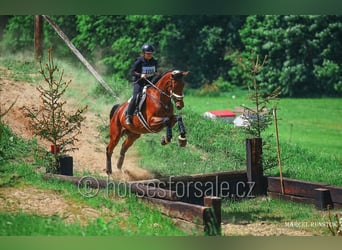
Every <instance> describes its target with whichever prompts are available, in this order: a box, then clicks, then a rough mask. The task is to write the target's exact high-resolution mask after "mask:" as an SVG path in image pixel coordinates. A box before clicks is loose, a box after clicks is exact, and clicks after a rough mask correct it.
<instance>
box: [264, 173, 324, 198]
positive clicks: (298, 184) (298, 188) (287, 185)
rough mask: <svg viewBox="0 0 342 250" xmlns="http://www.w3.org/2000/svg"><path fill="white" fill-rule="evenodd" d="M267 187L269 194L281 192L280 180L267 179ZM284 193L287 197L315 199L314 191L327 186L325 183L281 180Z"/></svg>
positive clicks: (274, 178)
mask: <svg viewBox="0 0 342 250" xmlns="http://www.w3.org/2000/svg"><path fill="white" fill-rule="evenodd" d="M267 182H268V187H267V190H268V191H271V192H277V193H280V192H281V188H280V178H279V177H267ZM283 183H284V193H285V194H288V195H295V196H303V197H308V198H312V199H315V195H316V194H315V191H314V190H315V189H316V188H324V187H325V186H327V184H325V183H318V182H309V181H301V180H295V179H289V178H283Z"/></svg>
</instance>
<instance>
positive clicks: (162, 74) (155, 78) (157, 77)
mask: <svg viewBox="0 0 342 250" xmlns="http://www.w3.org/2000/svg"><path fill="white" fill-rule="evenodd" d="M171 71H173V69H169V70H166V71H164V72H162V73H160V74H159V75H157V76H155V77H154V78H153V79H152V83H153V84H156V83H157V82H158V81H159V80H160V79H161V78H162V77H163V76H164V75H166V74H167V73H169V72H171Z"/></svg>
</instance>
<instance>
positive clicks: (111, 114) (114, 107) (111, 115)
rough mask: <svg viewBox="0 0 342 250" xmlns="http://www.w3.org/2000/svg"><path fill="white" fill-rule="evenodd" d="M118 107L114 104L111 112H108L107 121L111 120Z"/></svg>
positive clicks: (118, 105)
mask: <svg viewBox="0 0 342 250" xmlns="http://www.w3.org/2000/svg"><path fill="white" fill-rule="evenodd" d="M118 107H120V104H115V105H114V106H113V108H112V110H111V111H110V114H109V121H110V120H111V119H112V117H113V115H114V113H115V111H116V110H117V109H118Z"/></svg>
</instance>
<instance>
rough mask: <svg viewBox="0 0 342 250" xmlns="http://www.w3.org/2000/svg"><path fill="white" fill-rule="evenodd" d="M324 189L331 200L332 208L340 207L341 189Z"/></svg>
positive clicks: (331, 187)
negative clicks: (328, 193) (327, 191)
mask: <svg viewBox="0 0 342 250" xmlns="http://www.w3.org/2000/svg"><path fill="white" fill-rule="evenodd" d="M324 188H327V189H329V191H330V196H331V200H332V202H333V203H334V206H336V205H337V206H338V207H341V206H342V187H336V186H331V185H328V186H325V187H324Z"/></svg>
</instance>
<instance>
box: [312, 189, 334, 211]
mask: <svg viewBox="0 0 342 250" xmlns="http://www.w3.org/2000/svg"><path fill="white" fill-rule="evenodd" d="M315 206H316V208H317V209H319V210H327V209H328V206H330V209H332V208H333V207H334V204H333V202H332V201H331V196H330V191H329V189H326V188H316V189H315Z"/></svg>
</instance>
